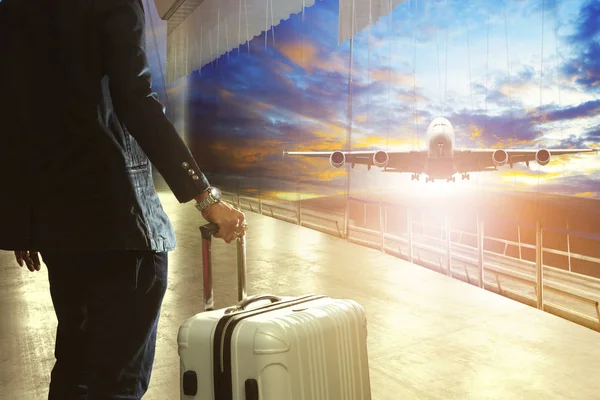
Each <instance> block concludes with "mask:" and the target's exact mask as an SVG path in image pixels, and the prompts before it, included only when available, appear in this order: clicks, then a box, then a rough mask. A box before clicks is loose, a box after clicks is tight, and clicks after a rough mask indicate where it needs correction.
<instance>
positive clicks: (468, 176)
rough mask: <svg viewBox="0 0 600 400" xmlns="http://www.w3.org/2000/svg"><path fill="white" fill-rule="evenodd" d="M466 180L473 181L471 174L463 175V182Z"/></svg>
mask: <svg viewBox="0 0 600 400" xmlns="http://www.w3.org/2000/svg"><path fill="white" fill-rule="evenodd" d="M465 179H466V180H471V175H469V174H462V180H463V181H464V180H465Z"/></svg>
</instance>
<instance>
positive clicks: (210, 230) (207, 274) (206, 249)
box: [200, 224, 247, 311]
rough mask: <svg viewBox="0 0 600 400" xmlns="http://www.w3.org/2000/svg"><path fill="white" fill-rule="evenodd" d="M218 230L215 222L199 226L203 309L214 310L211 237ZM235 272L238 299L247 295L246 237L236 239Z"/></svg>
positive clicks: (241, 299)
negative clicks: (236, 274) (236, 275)
mask: <svg viewBox="0 0 600 400" xmlns="http://www.w3.org/2000/svg"><path fill="white" fill-rule="evenodd" d="M218 231H219V226H218V225H217V224H206V225H203V226H201V227H200V232H201V234H202V270H203V271H202V272H203V278H204V279H203V281H204V282H203V283H204V311H211V310H214V297H213V281H212V254H211V249H212V237H213V235H214V234H215V233H217V232H218ZM236 242H237V270H238V271H237V273H238V301H243V300H245V299H246V297H247V292H246V237H245V236H242V237H238V238H237V240H236Z"/></svg>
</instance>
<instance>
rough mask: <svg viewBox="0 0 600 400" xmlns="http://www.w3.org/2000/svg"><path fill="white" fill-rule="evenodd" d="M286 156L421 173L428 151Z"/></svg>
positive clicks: (297, 154) (378, 151) (292, 154)
mask: <svg viewBox="0 0 600 400" xmlns="http://www.w3.org/2000/svg"><path fill="white" fill-rule="evenodd" d="M283 155H284V156H303V157H317V158H327V159H329V162H330V164H331V165H332V166H333V167H336V168H341V167H343V166H344V165H345V164H346V163H347V164H350V165H351V166H352V167H354V165H356V164H360V165H367V166H368V167H369V168H371V167H372V166H376V167H379V168H385V171H386V172H413V173H421V172H423V168H424V166H425V163H426V161H427V151H426V150H422V151H381V150H367V151H284V152H283Z"/></svg>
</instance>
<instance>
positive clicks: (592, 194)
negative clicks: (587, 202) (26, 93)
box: [575, 192, 598, 197]
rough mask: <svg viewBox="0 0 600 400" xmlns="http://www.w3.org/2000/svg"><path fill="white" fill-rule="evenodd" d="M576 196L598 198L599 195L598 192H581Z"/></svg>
mask: <svg viewBox="0 0 600 400" xmlns="http://www.w3.org/2000/svg"><path fill="white" fill-rule="evenodd" d="M575 196H577V197H597V196H598V193H596V192H581V193H575Z"/></svg>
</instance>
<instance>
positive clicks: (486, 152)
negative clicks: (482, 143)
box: [454, 149, 598, 172]
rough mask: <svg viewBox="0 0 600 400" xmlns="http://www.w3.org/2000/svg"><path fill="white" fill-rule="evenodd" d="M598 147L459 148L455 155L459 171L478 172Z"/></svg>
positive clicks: (582, 151)
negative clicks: (549, 148) (529, 148)
mask: <svg viewBox="0 0 600 400" xmlns="http://www.w3.org/2000/svg"><path fill="white" fill-rule="evenodd" d="M597 151H598V150H596V149H552V150H547V149H531V150H502V149H457V150H454V157H455V162H456V167H457V169H458V172H476V171H481V170H484V169H489V168H495V167H496V166H503V165H511V166H512V164H516V163H521V162H524V163H527V165H529V162H531V161H534V162H537V163H539V164H540V165H546V164H548V163H549V162H550V159H551V157H552V156H560V155H564V154H579V153H592V152H597Z"/></svg>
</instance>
